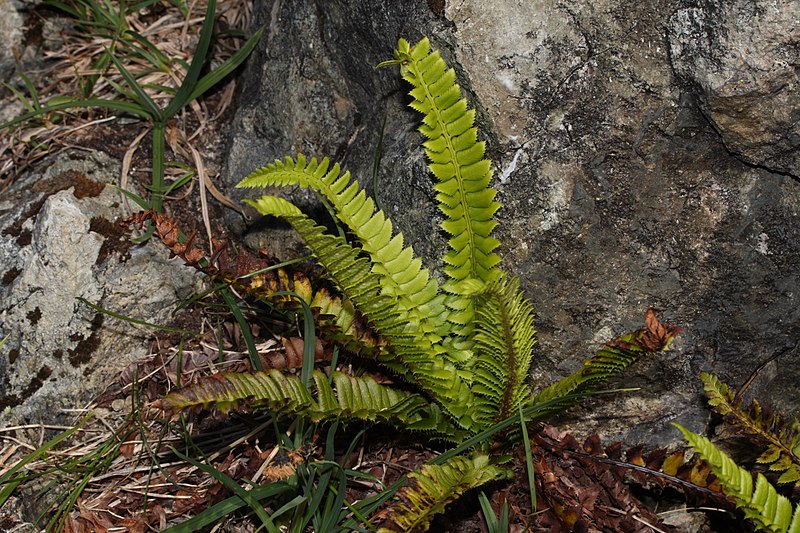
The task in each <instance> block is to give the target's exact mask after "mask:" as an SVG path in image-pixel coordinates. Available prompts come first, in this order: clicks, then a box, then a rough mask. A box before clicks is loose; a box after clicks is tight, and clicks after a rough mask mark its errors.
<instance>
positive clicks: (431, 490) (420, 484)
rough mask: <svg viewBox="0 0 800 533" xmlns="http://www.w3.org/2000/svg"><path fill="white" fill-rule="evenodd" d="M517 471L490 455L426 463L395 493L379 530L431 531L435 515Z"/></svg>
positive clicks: (383, 515) (381, 532)
mask: <svg viewBox="0 0 800 533" xmlns="http://www.w3.org/2000/svg"><path fill="white" fill-rule="evenodd" d="M512 475H513V473H512V472H511V471H510V470H508V469H506V468H502V467H500V466H497V465H494V464H492V463H491V461H490V460H489V456H487V455H482V454H476V455H475V456H473V457H471V458H469V457H463V456H455V457H451V458H450V459H449V460H448V461H447V462H445V463H444V464H441V465H426V466H424V467H422V469H420V470H417V471H415V472H413V473H411V474H409V475H408V477H409V484H408V485H407V486H406V487H404V488H402V489H400V491H398V493H397V494H396V495H395V497H394V500H393V502H392V506H391V507H390V508H388V509H387V510H386V511H384V512H382V513H381V514H380V515H379V518H382V519H383V522H382V524H381V527H380V528H379V529H378V532H379V533H392V532H401V531H402V532H411V533H413V532H421V531H427V530H428V527H429V526H430V522H431V520H432V519H433V517H434V516H436V515H437V514H440V513H442V512H443V511H444V509H445V507H446V506H447V505H448V504H449V503H452V502H454V501H456V500H457V499H458V498H460V497H461V495H463V494H464V493H465V492H467V491H468V490H471V489H474V488H476V487H480V486H481V485H485V484H486V483H489V482H491V481H495V480H499V479H505V478H509V477H511V476H512Z"/></svg>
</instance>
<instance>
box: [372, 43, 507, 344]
mask: <svg viewBox="0 0 800 533" xmlns="http://www.w3.org/2000/svg"><path fill="white" fill-rule="evenodd" d="M395 57H396V59H395V60H393V61H387V62H384V63H382V64H381V65H391V64H399V65H400V73H401V75H402V76H403V79H405V80H406V81H408V82H409V83H410V84H411V85H412V86H413V87H414V88H413V89H412V90H411V92H410V93H409V94H410V95H411V97H412V98H413V99H414V101H413V102H412V103H411V104H410V105H411V107H412V108H414V109H416V110H417V111H419V112H420V113H422V114H423V116H424V118H423V119H422V125H421V126H420V127H419V131H420V132H421V133H422V134H423V135H424V136H425V137H426V138H427V140H426V141H425V142H424V143H423V147H424V149H425V153H426V155H427V156H428V159H429V161H430V163H429V167H430V169H431V172H433V174H434V175H435V176H436V178H437V179H438V182H437V183H436V185H434V189H435V190H436V192H437V195H436V199H437V200H438V202H439V208H440V209H441V211H442V213H443V214H444V216H445V220H444V222H442V229H444V230H445V231H446V232H447V233H448V234H449V235H450V241H449V242H450V250H449V251H448V252H447V253H446V254H445V256H444V262H445V266H444V272H445V274H446V275H447V276H448V278H449V282H448V283H446V284H445V286H444V288H445V290H447V291H448V292H450V293H451V294H454V295H461V296H464V295H468V294H469V291H465V290H464V289H463V284H462V282H465V281H468V280H471V279H475V280H479V281H481V282H484V283H486V282H489V281H491V280H492V279H494V278H495V277H496V276H497V275H498V274H499V270H498V269H497V265H498V263H499V262H500V258H499V257H498V256H497V254H495V253H494V250H495V249H496V248H497V246H498V245H499V242H498V241H497V240H495V239H494V238H492V236H491V233H492V230H493V229H494V228H495V226H496V225H497V222H496V221H495V220H494V214H495V212H497V209H498V208H499V207H500V204H499V203H497V202H495V200H494V199H495V195H496V191H495V190H494V189H492V188H490V187H489V182H490V180H491V177H492V169H491V164H490V162H489V160H488V159H485V158H484V153H485V145H484V142H483V141H478V132H477V129H476V128H475V127H474V125H473V124H474V122H475V110H474V109H469V108H468V106H467V101H466V100H465V99H464V98H462V97H461V88H460V87H459V85H458V83H456V75H455V71H453V69H448V68H447V65H446V64H445V62H444V60H443V59H442V58H441V56H440V55H439V53H438V52H433V53H431V48H430V42H429V41H428V39H427V38H424V39H422V40H421V41H420V42H419V43H417V44H416V45H414V46H413V47H412V46H411V45H409V43H408V42H407V41H405V40H403V39H401V40H400V42H399V43H398V48H397V50H395ZM449 302H450V303H451V305H450V307H451V311H452V313H451V315H450V320H451V322H453V323H454V324H455V325H456V328H457V330H458V332H459V334H460V335H461V336H462V337H464V338H465V339H466V340H467V343H466V344H462V345H461V346H457V348H458V349H464V350H469V348H470V344H471V343H470V338H471V335H472V327H473V320H474V318H475V311H474V307H473V306H472V305H471V303H470V302H469V301H468V300H466V301H465V300H464V299H463V298H451V299H450V300H449ZM452 304H455V305H452Z"/></svg>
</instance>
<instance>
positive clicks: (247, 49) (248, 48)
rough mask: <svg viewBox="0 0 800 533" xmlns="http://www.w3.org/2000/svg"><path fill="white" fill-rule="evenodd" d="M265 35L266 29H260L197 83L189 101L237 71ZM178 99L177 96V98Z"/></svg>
mask: <svg viewBox="0 0 800 533" xmlns="http://www.w3.org/2000/svg"><path fill="white" fill-rule="evenodd" d="M263 33H264V28H259V30H258V31H256V32H255V33H254V34H253V35H252V36H251V37H250V38H249V39H247V41H246V42H245V43H244V45H243V46H242V47H241V48H240V49H239V50H237V51H236V53H235V54H233V55H232V56H231V57H229V58H228V59H226V60H225V62H223V63H222V64H221V65H220V66H218V67H217V68H215V69H214V70H213V71H211V72H209V73H208V74H206V75H205V76H203V78H202V79H201V80H200V81H198V82H197V85H195V86H194V88H193V89H192V92H191V94H190V96H189V101H190V102H191V101H192V100H194V99H196V98H199V97H200V96H202V95H203V94H204V93H205V92H206V91H208V90H209V89H210V88H212V87H213V86H214V85H216V84H217V83H219V82H220V81H221V80H222V79H223V78H225V76H227V75H228V74H230V73H231V72H233V71H234V70H236V68H237V67H238V66H239V65H241V64H242V63H243V62H244V60H245V59H247V56H249V55H250V53H251V52H252V51H253V48H255V46H256V44H258V41H259V40H260V39H261V35H262V34H263ZM176 98H177V96H176Z"/></svg>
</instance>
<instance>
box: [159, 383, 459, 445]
mask: <svg viewBox="0 0 800 533" xmlns="http://www.w3.org/2000/svg"><path fill="white" fill-rule="evenodd" d="M312 378H313V380H314V385H313V387H312V391H309V390H308V389H306V387H304V386H303V383H302V381H301V380H300V377H299V376H296V375H285V374H282V373H281V372H279V371H278V370H270V371H269V372H256V373H254V374H248V373H244V372H229V373H220V374H214V375H212V376H209V377H205V378H202V379H201V380H200V381H198V382H197V383H195V384H192V385H190V386H188V387H184V388H182V389H179V390H177V391H174V392H171V393H169V394H168V395H166V396H165V397H164V398H162V399H161V400H160V401H159V402H156V404H154V405H155V406H156V407H158V408H161V409H163V410H165V411H168V412H176V411H179V410H182V409H188V408H190V407H211V406H213V407H215V408H216V409H219V410H220V411H228V410H230V409H235V408H238V407H240V406H246V407H247V408H248V409H252V410H260V411H269V412H273V413H277V414H284V415H292V416H301V417H305V418H308V419H309V420H311V421H314V422H319V421H332V420H335V419H346V420H370V421H377V422H384V423H387V424H391V425H394V426H397V427H403V428H408V429H411V430H418V431H426V432H429V433H431V435H432V436H436V437H439V438H443V439H446V440H457V439H458V438H460V437H463V432H461V431H459V430H457V429H455V428H454V427H453V424H452V422H450V420H448V419H447V418H446V417H445V416H444V414H443V413H442V412H441V410H440V409H439V408H438V407H437V406H436V405H432V404H431V403H430V402H429V401H428V400H426V399H425V398H424V397H422V396H421V395H419V394H414V393H409V392H405V391H401V390H398V389H395V388H392V387H389V386H386V385H381V384H379V383H378V382H376V381H375V380H374V379H373V378H371V377H354V376H350V375H347V374H344V373H342V372H332V373H331V377H330V382H329V379H328V376H327V375H325V373H323V372H321V371H319V370H314V371H313V372H312ZM312 392H313V393H314V395H312Z"/></svg>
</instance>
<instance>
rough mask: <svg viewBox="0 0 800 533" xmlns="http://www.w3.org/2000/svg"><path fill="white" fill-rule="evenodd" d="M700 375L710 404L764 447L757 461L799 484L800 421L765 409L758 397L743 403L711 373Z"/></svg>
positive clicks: (783, 480) (729, 423) (730, 425)
mask: <svg viewBox="0 0 800 533" xmlns="http://www.w3.org/2000/svg"><path fill="white" fill-rule="evenodd" d="M700 379H701V380H702V381H703V386H704V388H705V391H706V395H707V396H708V405H710V406H711V408H712V409H713V410H714V411H716V412H717V413H719V414H720V415H722V416H723V418H724V420H725V423H726V426H727V427H728V428H729V429H731V430H733V431H734V432H736V433H741V434H742V435H745V436H746V437H748V438H750V439H751V440H753V441H755V442H756V444H758V445H761V446H763V447H764V448H763V449H764V451H763V452H762V453H761V456H760V457H759V458H758V462H759V463H760V464H763V465H769V469H770V471H772V472H780V474H781V475H780V477H779V478H778V483H781V484H783V483H786V484H788V483H793V484H794V485H795V486H796V487H797V486H800V421H798V420H797V419H793V420H791V421H790V420H788V419H787V418H786V417H785V416H783V415H782V414H780V413H777V412H770V411H769V410H765V409H764V408H763V407H762V406H761V404H760V403H759V402H758V401H756V400H753V401H752V402H750V405H748V406H747V407H745V406H743V405H742V401H741V400H740V399H739V398H737V396H736V394H735V393H734V391H732V390H730V388H728V386H727V385H726V384H725V383H723V382H722V381H720V380H719V379H718V378H717V377H716V376H714V375H712V374H709V373H707V372H702V373H701V374H700Z"/></svg>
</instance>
